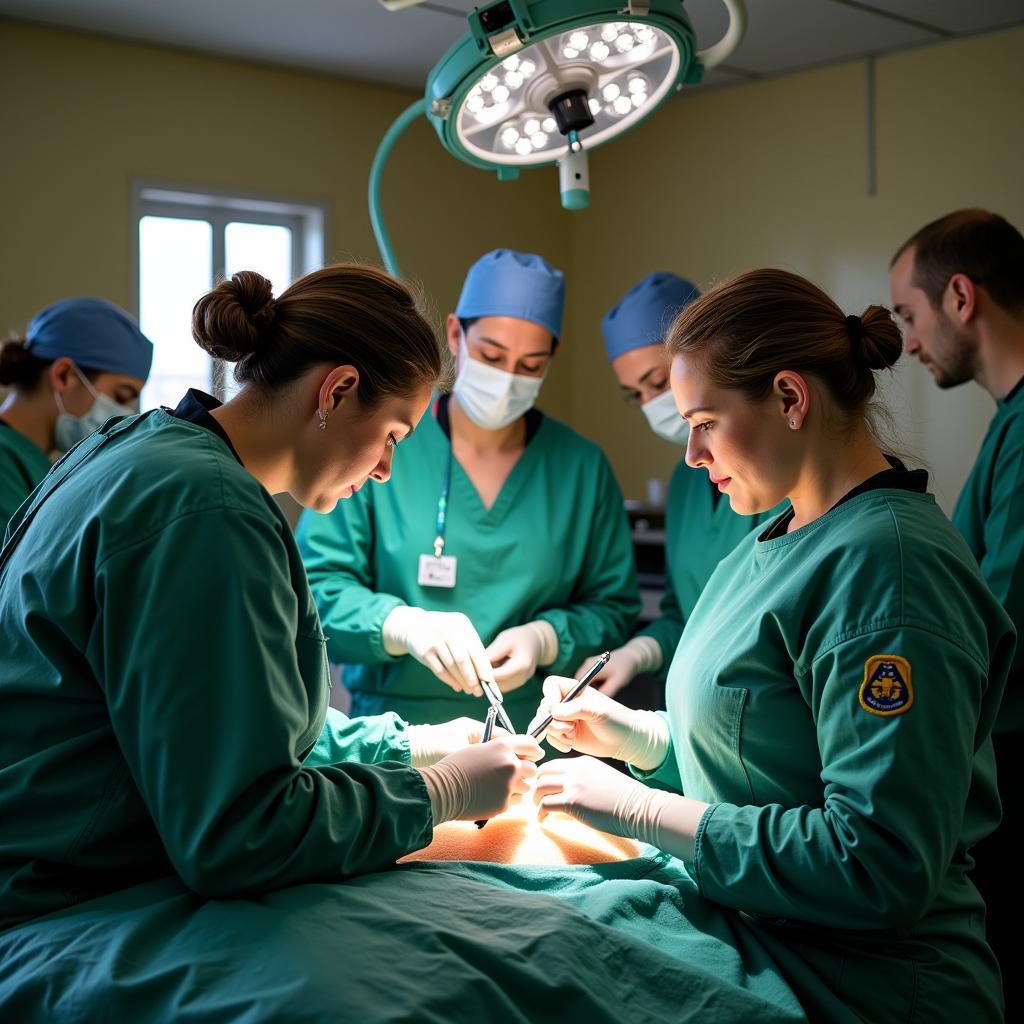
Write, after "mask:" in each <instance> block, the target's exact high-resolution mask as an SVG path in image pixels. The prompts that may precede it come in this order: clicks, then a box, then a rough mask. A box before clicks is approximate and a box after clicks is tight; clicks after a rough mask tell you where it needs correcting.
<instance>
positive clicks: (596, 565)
mask: <svg viewBox="0 0 1024 1024" xmlns="http://www.w3.org/2000/svg"><path fill="white" fill-rule="evenodd" d="M450 451H451V445H450V443H449V441H448V437H447V436H446V434H445V432H444V430H443V429H442V427H441V425H440V424H439V423H438V421H437V419H436V416H435V415H427V416H424V417H423V420H422V421H421V422H420V425H419V426H418V427H417V428H416V431H415V433H414V434H413V436H412V437H410V438H409V439H408V440H406V441H404V442H403V443H402V444H400V445H399V446H398V448H397V449H396V450H395V455H394V465H393V469H392V478H391V481H390V483H388V485H387V486H386V487H378V486H367V487H363V488H362V489H361V490H360V491H358V492H357V493H356V494H355V496H354V497H352V498H350V499H349V500H348V501H343V502H339V504H338V506H337V508H335V510H334V511H333V512H331V513H329V514H327V515H318V514H317V513H313V512H304V513H303V515H302V518H301V519H300V520H299V526H298V531H297V538H298V542H299V549H300V550H301V552H302V557H303V561H304V562H305V565H306V570H307V572H308V574H309V580H310V585H311V587H312V590H313V596H314V597H315V598H316V602H317V606H318V608H319V609H320V616H321V619H322V621H323V624H324V631H325V632H326V633H327V636H328V641H327V649H328V651H329V653H330V656H331V658H332V660H334V661H336V662H339V663H341V664H343V665H344V666H345V674H344V681H345V685H346V686H347V687H348V688H349V690H351V691H352V713H353V714H371V713H379V712H382V711H385V710H393V711H397V712H398V714H399V715H401V717H402V718H404V719H405V720H406V721H409V722H444V721H448V720H450V719H452V718H457V717H459V716H460V715H470V716H473V717H477V718H482V717H483V715H484V712H485V710H486V704H485V703H484V702H483V699H482V698H479V697H471V696H468V695H466V694H461V693H456V692H455V691H453V690H452V689H451V688H450V687H448V686H447V685H446V684H445V683H443V682H441V681H440V680H439V679H437V678H436V677H435V676H434V674H433V673H432V672H431V671H430V670H429V669H427V668H425V667H424V666H423V665H421V664H420V663H419V662H417V661H416V660H415V659H414V658H412V657H410V656H408V655H405V656H402V657H398V658H394V657H391V656H390V655H388V654H387V652H386V651H385V650H384V648H383V645H382V641H381V626H382V624H383V622H384V620H385V619H386V618H387V616H388V614H389V613H390V612H391V611H392V609H393V608H395V607H396V606H398V605H401V604H409V605H413V606H416V607H419V608H426V609H429V610H432V611H447V612H455V611H461V612H464V613H465V614H466V615H468V616H469V618H470V619H471V621H472V622H473V625H474V626H475V627H476V630H477V632H478V633H479V634H480V638H481V639H482V640H483V642H484V645H485V646H486V645H487V644H489V643H490V642H491V641H492V640H493V639H494V638H495V636H497V634H498V633H499V632H501V630H503V629H506V628H508V627H510V626H520V625H522V624H523V623H526V622H530V621H532V620H535V619H544V620H546V621H547V622H549V623H551V625H552V626H553V627H554V630H555V633H556V634H557V636H558V657H557V658H556V660H555V662H554V664H553V665H550V666H548V667H546V668H543V669H541V670H539V671H538V672H537V673H536V675H535V676H534V677H533V679H531V680H529V681H528V682H527V683H526V684H525V685H524V686H521V687H520V688H519V689H517V690H514V691H512V692H510V693H508V694H507V695H506V696H505V705H506V709H507V710H508V713H509V715H510V717H511V719H512V721H513V722H514V723H515V724H516V725H517V727H519V728H524V727H525V726H526V725H527V723H528V722H529V721H530V719H531V718H532V717H533V714H534V712H535V711H536V710H537V704H538V702H539V700H540V697H541V682H542V679H543V677H544V676H545V675H548V674H550V673H557V674H562V675H565V674H570V675H571V674H572V673H573V672H575V671H576V669H577V667H578V666H579V664H580V662H581V661H583V659H584V658H586V657H587V656H588V655H591V654H596V653H599V652H601V651H603V650H607V649H608V648H611V647H615V646H617V645H619V644H621V643H622V642H623V641H624V640H625V639H626V637H627V636H629V630H630V629H631V627H632V626H633V623H634V622H635V620H636V616H637V614H638V613H639V610H640V598H639V593H638V590H637V584H636V569H635V564H634V559H633V549H632V543H631V540H630V533H629V524H628V521H627V518H626V512H625V507H624V504H623V500H622V493H621V491H620V490H619V487H618V484H617V483H616V481H615V478H614V476H613V475H612V471H611V468H610V466H609V465H608V461H607V459H606V458H605V457H604V454H603V453H602V452H601V450H600V449H599V448H598V447H597V446H596V445H594V444H592V443H591V442H590V441H586V440H584V439H583V438H582V437H580V436H579V435H578V434H577V433H575V431H573V430H570V429H569V428H568V427H567V426H564V425H563V424H561V423H559V422H558V421H556V420H553V419H551V418H550V417H548V416H543V417H540V422H539V424H538V426H537V429H536V433H535V434H534V435H533V437H532V438H531V439H530V441H529V443H528V444H527V445H526V449H525V451H524V452H523V454H522V456H521V457H520V459H519V461H518V462H517V463H516V465H515V467H514V468H513V470H512V472H511V474H510V475H509V478H508V480H506V481H505V485H504V486H503V487H502V489H501V493H500V494H499V495H498V497H497V500H496V501H495V503H494V505H493V506H492V507H491V508H490V509H487V508H485V507H484V505H483V503H482V502H481V500H480V497H479V495H478V494H477V492H476V489H475V488H474V487H473V484H472V483H471V482H470V479H469V477H468V476H467V475H466V474H465V472H464V471H463V469H462V467H461V466H460V465H459V462H458V459H452V476H451V489H450V493H449V495H448V505H447V528H446V535H445V548H444V553H445V555H454V556H455V557H456V558H457V559H458V568H457V575H456V585H455V587H454V588H449V589H446V588H442V587H427V586H421V585H420V584H419V583H418V582H417V577H418V568H419V557H420V555H422V554H432V553H433V549H434V538H435V536H436V533H437V530H436V525H437V504H438V497H439V495H440V492H441V489H442V484H443V481H444V478H445V471H446V467H447V465H448V459H449V452H450Z"/></svg>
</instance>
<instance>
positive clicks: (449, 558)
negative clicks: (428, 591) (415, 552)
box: [416, 555, 459, 590]
mask: <svg viewBox="0 0 1024 1024" xmlns="http://www.w3.org/2000/svg"><path fill="white" fill-rule="evenodd" d="M458 561H459V560H458V559H457V558H456V557H455V556H454V555H441V556H440V557H436V558H435V557H434V555H420V573H419V576H418V577H417V579H416V582H417V583H419V585H420V586H421V587H447V588H448V589H449V590H450V589H451V588H452V587H454V586H455V570H456V567H457V566H458Z"/></svg>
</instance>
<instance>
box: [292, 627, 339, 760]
mask: <svg viewBox="0 0 1024 1024" xmlns="http://www.w3.org/2000/svg"><path fill="white" fill-rule="evenodd" d="M295 659H296V663H297V664H298V666H299V675H300V676H301V677H302V682H303V686H304V687H305V690H306V695H307V701H308V704H309V719H310V732H313V733H315V734H316V735H313V736H303V737H302V738H301V741H300V743H299V746H300V747H302V746H304V745H312V744H313V743H315V742H316V740H317V737H318V736H319V734H320V732H319V729H314V728H313V726H314V725H315V724H316V723H317V722H322V721H323V718H324V716H325V715H326V714H327V705H328V704H329V703H330V699H331V671H330V667H329V666H328V664H327V637H325V636H324V635H323V633H320V634H319V635H318V634H315V633H296V635H295Z"/></svg>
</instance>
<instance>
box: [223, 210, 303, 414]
mask: <svg viewBox="0 0 1024 1024" xmlns="http://www.w3.org/2000/svg"><path fill="white" fill-rule="evenodd" d="M224 264H225V265H224V272H225V275H226V276H227V277H231V275H232V274H237V273H238V271H240V270H255V271H256V273H257V274H262V275H263V276H264V277H265V278H266V279H267V280H268V281H269V282H270V283H271V285H272V286H273V289H274V295H275V296H276V295H280V294H281V292H283V291H284V290H285V289H286V288H287V287H288V285H290V284H291V283H292V232H291V228H286V227H283V226H281V225H279V224H251V223H247V222H244V221H237V220H236V221H231V222H230V223H229V224H228V225H227V227H226V228H225V229H224ZM223 367H224V368H223V374H224V376H223V380H222V381H221V382H220V383H221V387H222V389H223V394H224V398H225V399H228V398H230V397H231V396H232V395H234V394H236V393H237V391H238V390H239V388H238V385H237V384H236V383H235V378H234V368H235V364H234V363H224V364H223Z"/></svg>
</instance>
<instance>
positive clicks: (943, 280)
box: [889, 210, 1024, 1019]
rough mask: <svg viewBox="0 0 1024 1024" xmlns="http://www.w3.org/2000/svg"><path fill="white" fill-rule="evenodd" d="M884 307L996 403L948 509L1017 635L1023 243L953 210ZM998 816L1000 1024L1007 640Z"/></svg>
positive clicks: (1014, 705) (1003, 224)
mask: <svg viewBox="0 0 1024 1024" xmlns="http://www.w3.org/2000/svg"><path fill="white" fill-rule="evenodd" d="M889 282H890V286H891V288H892V300H893V308H894V309H895V310H896V312H897V313H898V314H899V316H900V318H901V319H902V320H903V322H904V325H905V327H906V334H905V339H904V346H905V348H906V352H907V354H908V355H911V356H915V357H916V358H917V359H919V360H920V361H921V363H922V364H923V365H924V366H926V367H927V368H928V370H929V371H930V372H931V374H932V376H933V377H934V378H935V383H936V384H938V386H939V387H940V388H942V389H947V388H954V387H958V386H960V385H961V384H966V383H967V382H968V381H974V382H975V383H977V384H978V385H980V386H981V387H982V388H984V389H985V391H987V392H988V394H989V395H990V396H991V398H992V400H993V401H994V402H995V405H996V411H995V415H994V416H993V417H992V421H991V423H990V424H989V427H988V430H987V432H986V434H985V438H984V440H983V441H982V444H981V450H980V451H979V452H978V457H977V459H976V460H975V463H974V466H973V467H972V469H971V472H970V474H969V476H968V477H967V482H966V483H965V484H964V488H963V491H962V492H961V493H960V497H959V498H958V499H957V503H956V507H955V508H954V510H953V525H954V526H956V528H957V529H958V530H959V531H960V532H961V533H962V534H963V536H964V539H965V540H966V541H967V544H968V546H969V547H970V549H971V551H972V552H973V553H974V557H975V558H976V559H977V561H978V565H979V566H980V567H981V573H982V575H983V576H984V577H985V579H986V581H987V582H988V585H989V587H991V589H992V593H993V594H995V596H996V597H997V598H999V600H1000V602H1001V603H1002V605H1003V607H1004V608H1005V609H1006V611H1007V613H1008V614H1009V616H1010V618H1011V619H1012V620H1013V623H1014V625H1015V626H1016V627H1017V632H1018V635H1019V634H1020V633H1021V632H1022V631H1024V236H1022V235H1021V233H1020V231H1019V230H1018V229H1017V228H1015V227H1014V226H1013V225H1012V224H1010V223H1008V222H1007V221H1006V220H1005V219H1004V218H1002V217H1000V216H999V215H998V214H994V213H989V212H988V211H986V210H958V211H956V212H955V213H950V214H947V215H946V216H945V217H940V218H939V219H938V220H936V221H933V222H932V223H930V224H927V225H925V227H923V228H921V230H920V231H918V232H917V233H916V234H914V236H913V237H912V238H910V239H909V240H908V241H907V242H905V243H904V244H903V245H902V246H901V247H900V249H899V251H898V252H897V253H896V256H895V257H894V258H893V262H892V266H891V268H890V272H889ZM992 739H993V742H994V743H995V748H996V762H997V764H998V766H999V778H1000V787H999V795H1000V797H1001V799H1002V804H1003V819H1002V822H1001V824H1000V826H999V830H998V831H997V832H996V834H995V835H994V836H993V837H992V838H991V839H990V840H989V841H988V842H986V843H984V844H983V845H982V847H981V848H980V849H979V851H978V857H977V862H978V863H977V866H976V868H975V871H974V880H975V882H976V883H977V885H978V888H979V889H980V890H981V892H982V895H983V896H985V897H986V902H987V903H988V922H987V929H988V935H989V940H990V941H991V943H992V946H993V948H994V949H995V951H996V954H997V955H998V956H999V960H1000V963H1001V964H1002V965H1003V984H1004V986H1005V994H1006V1009H1007V1019H1012V1018H1016V1017H1017V1016H1019V1015H1020V1014H1022V1013H1024V992H1022V990H1021V983H1020V970H1019V969H1018V967H1017V960H1018V950H1019V948H1020V937H1019V932H1020V920H1021V911H1022V909H1024V901H1022V900H1021V896H1020V885H1019V884H1018V883H1017V881H1016V879H1017V875H1018V871H1019V867H1018V865H1019V861H1020V857H1019V846H1018V839H1017V836H1018V835H1019V833H1020V830H1021V828H1022V827H1024V801H1022V799H1021V790H1020V780H1021V777H1022V772H1024V757H1022V755H1021V749H1022V746H1024V643H1020V642H1019V643H1018V644H1017V652H1016V654H1015V656H1014V660H1013V667H1012V668H1011V670H1010V677H1009V679H1008V680H1007V683H1006V694H1005V696H1004V697H1003V704H1002V707H1001V708H1000V711H999V718H998V719H997V720H996V726H995V729H994V730H993V734H992Z"/></svg>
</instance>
